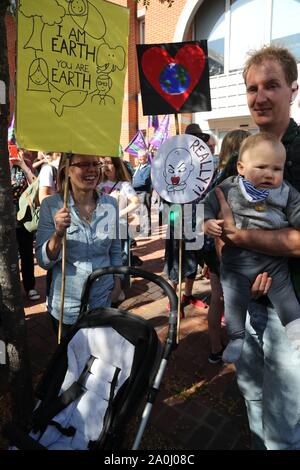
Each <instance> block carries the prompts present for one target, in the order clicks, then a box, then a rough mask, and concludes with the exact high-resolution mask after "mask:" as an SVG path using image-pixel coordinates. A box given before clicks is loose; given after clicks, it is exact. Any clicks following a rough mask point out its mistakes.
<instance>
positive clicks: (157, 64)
mask: <svg viewBox="0 0 300 470" xmlns="http://www.w3.org/2000/svg"><path fill="white" fill-rule="evenodd" d="M205 60H206V58H205V53H204V51H203V50H202V49H201V47H200V46H198V45H197V44H187V45H185V46H183V47H182V48H181V49H180V50H179V51H178V52H177V54H176V55H175V57H171V56H170V55H169V53H168V52H167V51H166V50H165V49H163V48H160V47H157V46H155V47H150V48H149V49H147V50H146V51H145V52H144V54H143V56H142V61H141V63H142V68H143V72H144V74H145V77H146V78H147V80H148V81H149V82H150V83H151V85H152V86H153V88H154V89H155V90H156V91H157V93H159V94H160V95H161V96H162V97H163V98H164V99H165V100H166V101H167V102H168V103H169V104H170V105H171V106H172V107H173V108H175V109H176V110H177V111H178V110H179V109H180V108H181V106H182V105H183V103H184V102H185V101H186V100H187V99H188V97H189V96H190V94H191V92H192V91H193V89H194V88H195V86H196V85H197V83H198V82H199V79H200V77H201V75H202V73H203V71H204V67H205ZM169 64H174V65H175V66H176V65H179V66H182V67H183V68H184V69H185V70H186V71H187V73H188V76H189V77H188V78H189V80H190V81H189V86H188V87H187V88H186V89H185V90H184V91H182V92H179V93H168V92H166V91H165V90H164V89H163V88H162V85H161V74H162V72H163V71H164V70H165V69H166V67H167V66H168V65H169Z"/></svg>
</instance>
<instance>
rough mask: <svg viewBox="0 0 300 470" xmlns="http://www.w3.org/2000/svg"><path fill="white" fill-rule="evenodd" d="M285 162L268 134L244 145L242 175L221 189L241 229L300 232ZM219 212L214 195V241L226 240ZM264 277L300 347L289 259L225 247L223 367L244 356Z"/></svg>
mask: <svg viewBox="0 0 300 470" xmlns="http://www.w3.org/2000/svg"><path fill="white" fill-rule="evenodd" d="M285 159H286V152H285V148H284V146H283V145H282V143H281V142H280V141H279V140H278V139H277V138H276V137H275V136H273V135H271V134H269V133H267V132H262V133H259V134H256V135H251V136H249V137H247V139H245V140H244V141H243V143H242V145H241V148H240V152H239V159H238V162H237V170H238V176H233V177H230V178H227V179H226V180H224V181H223V182H222V183H221V184H220V188H221V189H222V191H223V193H224V195H225V198H226V200H227V202H228V204H229V206H230V207H231V210H232V213H233V216H234V219H235V223H236V226H237V227H238V228H240V229H264V230H266V229H269V230H277V229H282V228H286V227H289V226H293V227H295V228H298V229H299V228H300V194H299V193H298V191H296V189H294V188H293V187H292V186H291V185H289V184H288V183H286V182H284V181H283V171H284V164H285ZM219 211H220V205H219V202H218V199H217V197H216V194H215V191H214V190H212V191H211V192H210V193H209V194H208V195H207V197H206V198H205V200H204V220H205V222H204V232H205V233H206V234H208V235H211V236H214V237H220V236H221V235H222V223H223V220H220V219H217V217H218V213H219ZM262 272H267V273H268V275H269V276H270V277H271V278H272V285H271V288H270V290H269V292H268V297H269V299H270V301H271V302H272V304H273V305H274V307H275V309H276V311H277V312H278V315H279V317H280V320H281V323H282V324H283V326H284V327H285V329H286V332H287V335H288V337H289V339H290V340H291V341H292V342H293V344H294V345H295V347H299V345H300V305H299V302H298V300H297V298H296V295H295V292H294V289H293V285H292V283H291V280H290V275H289V269H288V260H287V259H285V258H283V257H280V256H278V257H277V256H276V257H275V256H269V255H266V254H263V253H258V252H254V251H250V250H246V249H243V248H240V247H236V246H229V245H226V244H225V245H224V247H223V249H222V256H221V283H222V288H223V294H224V303H225V319H226V325H227V330H228V334H229V338H230V341H229V343H228V345H227V347H226V349H225V351H224V353H223V356H222V359H223V361H224V362H236V361H237V360H238V359H239V357H240V354H241V352H242V348H243V342H244V336H245V320H246V313H247V308H248V303H249V301H250V298H251V286H252V284H253V282H254V280H255V278H256V276H257V275H258V274H259V273H262ZM299 349H300V347H299Z"/></svg>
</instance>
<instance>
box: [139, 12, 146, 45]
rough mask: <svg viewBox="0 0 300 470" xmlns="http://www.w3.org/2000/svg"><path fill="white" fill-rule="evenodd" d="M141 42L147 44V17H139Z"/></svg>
mask: <svg viewBox="0 0 300 470" xmlns="http://www.w3.org/2000/svg"><path fill="white" fill-rule="evenodd" d="M139 44H145V18H141V19H139Z"/></svg>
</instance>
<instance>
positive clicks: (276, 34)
mask: <svg viewBox="0 0 300 470" xmlns="http://www.w3.org/2000/svg"><path fill="white" fill-rule="evenodd" d="M299 18H300V2H299V0H298V1H297V0H285V1H284V2H283V1H282V0H273V7H272V29H271V43H272V44H277V45H279V46H284V47H287V48H288V49H289V51H291V53H292V54H293V55H294V56H295V57H296V59H297V62H300V33H299V29H300V28H299Z"/></svg>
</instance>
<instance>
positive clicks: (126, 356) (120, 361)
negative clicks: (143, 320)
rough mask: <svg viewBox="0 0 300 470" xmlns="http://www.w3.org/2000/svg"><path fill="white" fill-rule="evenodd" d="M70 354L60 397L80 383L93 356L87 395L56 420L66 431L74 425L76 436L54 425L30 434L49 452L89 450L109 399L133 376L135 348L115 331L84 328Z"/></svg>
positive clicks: (83, 395)
mask: <svg viewBox="0 0 300 470" xmlns="http://www.w3.org/2000/svg"><path fill="white" fill-rule="evenodd" d="M67 354H68V369H67V372H66V376H65V379H64V382H63V384H62V387H61V391H60V394H61V393H63V392H64V391H65V390H67V389H68V388H69V387H70V386H71V385H72V384H73V383H74V382H76V381H77V380H78V378H79V376H80V374H81V372H82V371H83V369H84V367H85V365H86V363H87V362H88V360H89V358H90V357H91V356H92V357H93V362H92V365H91V367H90V370H89V371H88V373H87V374H86V377H85V380H84V383H83V388H84V390H85V391H84V393H83V394H82V395H81V396H80V397H79V398H77V399H76V400H75V401H74V402H72V403H71V404H70V405H68V406H67V408H65V409H64V410H63V411H61V412H60V413H59V414H58V415H57V416H55V417H54V418H53V419H52V421H54V422H55V423H59V425H60V426H61V427H62V428H63V429H66V428H69V427H70V426H71V427H72V428H74V429H75V434H74V435H73V436H66V435H63V434H62V433H61V432H60V430H59V429H58V427H56V426H55V425H51V424H50V425H49V426H48V427H47V429H46V431H45V432H44V433H42V434H41V433H37V434H34V433H31V434H30V435H31V437H33V438H34V439H35V440H37V441H39V443H40V444H42V445H44V446H45V447H47V448H48V449H49V450H62V449H64V450H75V449H77V450H86V449H88V445H89V441H95V440H97V439H98V438H99V435H100V433H101V430H102V426H103V419H104V416H105V413H106V410H107V405H108V403H109V400H111V399H112V398H113V397H114V396H115V394H116V393H117V391H118V390H119V388H120V387H121V386H122V385H123V384H124V382H125V381H126V379H127V378H128V377H129V375H130V372H131V367H132V361H133V355H134V346H133V345H132V344H130V343H129V342H128V341H127V340H126V339H125V338H123V337H122V336H121V335H120V334H119V333H117V332H116V331H115V330H113V329H112V328H109V327H107V328H83V329H81V330H80V331H78V332H77V333H76V335H75V336H74V337H73V338H72V340H71V341H70V343H69V345H68V353H67ZM116 374H117V381H116V382H114V377H115V376H116ZM112 385H114V387H113V388H114V389H113V390H112ZM111 394H112V395H111ZM59 428H60V427H59ZM40 434H41V436H40Z"/></svg>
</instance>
